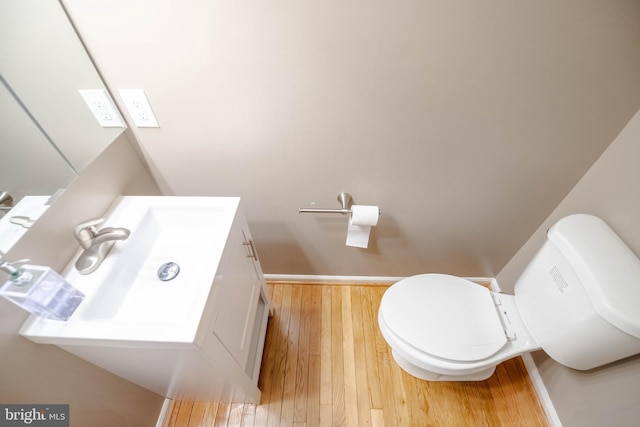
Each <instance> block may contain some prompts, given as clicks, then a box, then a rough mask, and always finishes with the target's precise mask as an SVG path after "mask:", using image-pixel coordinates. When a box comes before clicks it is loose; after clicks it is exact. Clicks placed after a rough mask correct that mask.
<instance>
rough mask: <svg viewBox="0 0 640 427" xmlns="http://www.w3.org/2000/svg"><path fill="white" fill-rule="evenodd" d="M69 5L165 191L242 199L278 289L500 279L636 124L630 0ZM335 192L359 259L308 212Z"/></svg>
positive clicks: (636, 9)
mask: <svg viewBox="0 0 640 427" xmlns="http://www.w3.org/2000/svg"><path fill="white" fill-rule="evenodd" d="M62 2H63V4H64V5H65V7H66V8H67V9H68V11H69V13H70V16H71V19H72V20H73V21H74V23H75V25H76V26H77V28H78V30H79V33H80V35H81V37H82V38H83V40H84V42H85V43H86V46H87V48H88V50H89V52H90V53H91V55H92V56H93V58H94V60H95V61H96V63H97V66H98V68H99V69H100V71H101V74H102V76H103V77H104V79H105V81H106V83H107V85H108V86H109V88H110V89H111V90H112V92H113V93H114V97H115V98H116V102H118V103H120V105H121V106H122V103H121V100H120V99H119V96H118V94H117V89H132V88H141V89H144V90H145V91H146V94H147V96H148V98H149V100H150V102H151V105H152V107H153V110H154V112H155V114H156V116H157V118H158V120H159V123H160V126H161V127H160V128H159V129H137V128H133V132H134V134H135V137H136V139H137V141H138V142H139V144H140V149H141V151H142V152H143V153H144V156H145V158H146V160H147V162H148V163H149V165H150V167H151V169H152V171H153V173H154V176H155V178H156V179H157V181H158V182H159V183H160V185H161V188H162V190H163V191H164V192H165V193H166V194H176V195H234V196H241V197H243V198H244V200H245V206H246V207H247V216H248V220H249V223H250V226H251V229H252V233H253V235H254V237H255V240H256V244H257V246H258V251H259V252H260V255H261V259H262V263H263V266H264V270H265V272H267V273H288V274H332V275H367V276H369V275H378V276H404V275H411V274H415V273H421V272H434V271H441V272H448V273H452V274H457V275H461V276H494V275H495V274H496V273H497V272H498V271H500V270H501V269H502V267H503V266H504V265H505V263H506V262H507V261H508V260H509V259H510V258H511V257H512V256H513V254H514V253H515V252H516V251H517V250H518V248H520V247H521V246H522V245H523V244H524V242H525V241H526V240H527V238H529V236H531V234H532V233H533V232H534V231H535V230H536V228H537V227H538V226H539V224H540V223H541V222H542V221H543V220H544V218H546V217H547V216H548V215H549V213H550V212H551V211H552V210H553V209H554V208H555V206H556V205H557V204H558V203H559V202H560V201H561V200H562V198H563V197H564V196H565V195H566V193H567V192H568V191H569V190H570V189H571V188H572V187H573V186H574V185H575V183H576V182H577V181H578V179H579V178H580V177H581V176H582V175H583V174H584V173H585V171H586V170H587V169H588V168H589V166H591V164H592V163H593V162H594V161H595V159H596V158H597V157H598V156H599V155H600V154H601V153H602V151H603V150H604V149H605V148H606V147H607V146H608V145H609V144H610V143H611V141H612V140H613V139H614V137H615V135H616V134H617V133H618V132H619V131H620V129H621V128H622V127H623V126H624V124H625V123H626V122H627V121H628V120H629V119H630V118H631V117H632V115H633V114H634V113H635V112H636V111H637V110H638V108H640V49H638V43H637V42H638V40H640V3H639V2H638V1H635V0H628V1H625V0H619V1H610V0H568V1H562V2H557V1H553V0H542V1H535V2H506V1H502V0H489V1H483V2H470V1H467V2H456V1H447V2H443V1H424V0H409V1H403V2H401V3H400V4H398V3H396V2H370V1H363V0H362V1H361V0H356V1H349V2H340V1H336V0H328V1H321V2H299V1H277V2H276V1H261V2H246V1H233V2H223V1H211V0H186V1H182V0H181V1H177V0H164V1H153V2H151V1H145V0H134V1H132V0H112V1H109V2H86V1H82V0H63V1H62ZM125 115H126V113H125ZM340 191H349V192H351V194H352V195H353V196H354V198H355V200H356V203H360V204H376V205H379V206H380V207H381V209H382V213H383V215H382V217H381V218H380V222H379V225H378V227H376V228H375V229H374V232H373V235H372V241H371V244H370V247H369V249H367V250H359V249H355V248H347V247H345V245H344V241H345V237H346V227H347V222H346V218H344V217H339V216H338V217H336V216H326V215H325V216H322V215H299V214H298V213H297V210H298V208H299V207H307V206H310V205H311V203H312V202H316V206H317V207H330V208H335V207H337V206H338V204H337V201H336V200H335V198H336V195H337V194H338V193H339V192H340Z"/></svg>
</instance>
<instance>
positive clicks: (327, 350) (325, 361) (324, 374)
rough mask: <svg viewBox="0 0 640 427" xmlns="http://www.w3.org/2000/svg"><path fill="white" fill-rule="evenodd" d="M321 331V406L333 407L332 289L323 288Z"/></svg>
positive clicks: (328, 287)
mask: <svg viewBox="0 0 640 427" xmlns="http://www.w3.org/2000/svg"><path fill="white" fill-rule="evenodd" d="M321 290H322V325H321V331H320V404H321V405H331V402H332V396H331V371H332V367H331V287H330V286H322V287H321Z"/></svg>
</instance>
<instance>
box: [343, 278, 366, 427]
mask: <svg viewBox="0 0 640 427" xmlns="http://www.w3.org/2000/svg"><path fill="white" fill-rule="evenodd" d="M340 299H341V301H342V350H343V352H342V359H343V365H344V369H343V374H344V376H343V381H344V407H345V425H346V426H348V427H358V425H365V424H364V423H363V424H359V421H358V394H357V392H356V366H355V365H356V364H355V343H354V338H353V318H352V312H353V309H352V307H351V288H350V287H347V286H343V287H341V289H340ZM367 400H368V399H367Z"/></svg>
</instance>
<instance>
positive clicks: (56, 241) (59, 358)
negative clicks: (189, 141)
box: [0, 134, 163, 427]
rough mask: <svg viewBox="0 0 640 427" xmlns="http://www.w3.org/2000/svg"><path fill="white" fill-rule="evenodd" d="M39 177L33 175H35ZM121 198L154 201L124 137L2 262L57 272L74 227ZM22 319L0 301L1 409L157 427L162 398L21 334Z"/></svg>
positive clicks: (71, 247)
mask: <svg viewBox="0 0 640 427" xmlns="http://www.w3.org/2000/svg"><path fill="white" fill-rule="evenodd" d="M33 172H34V173H36V171H33ZM121 194H134V195H135V194H151V195H155V194H159V190H158V188H157V186H156V184H155V183H154V181H153V180H152V178H151V176H150V174H149V173H148V171H147V169H146V167H145V165H144V163H142V162H141V161H140V158H139V157H138V155H137V154H136V152H135V151H134V150H133V148H132V147H131V143H130V140H129V138H128V137H127V136H126V135H125V134H123V135H121V136H120V137H119V138H118V139H117V140H116V141H115V142H114V143H113V144H112V145H110V146H109V147H108V148H107V149H106V150H105V151H104V152H103V153H102V154H101V155H100V156H99V157H98V158H97V159H96V160H95V161H94V162H93V163H92V164H91V165H90V166H89V167H88V168H87V169H86V170H85V171H84V172H83V173H82V174H81V175H80V176H79V177H78V178H77V179H76V180H75V181H74V182H73V183H72V184H71V185H70V186H69V187H68V189H67V190H66V191H65V192H64V193H63V194H62V195H61V196H60V197H59V199H58V200H57V201H56V202H55V203H54V204H53V205H52V206H51V207H50V208H49V209H48V210H47V211H46V212H45V214H44V215H43V216H42V217H41V219H40V220H39V221H38V222H37V223H36V224H34V225H33V226H32V228H31V229H30V230H29V231H28V232H27V233H26V234H25V236H24V237H23V238H22V239H21V240H20V241H19V242H18V243H17V244H16V245H15V246H14V247H13V248H12V249H11V251H9V253H8V254H7V259H10V260H17V259H21V258H30V260H31V261H30V262H31V263H32V264H40V265H48V266H50V267H52V268H53V269H54V270H57V271H61V270H62V269H63V267H64V266H65V265H66V264H67V263H68V262H69V261H70V260H71V258H72V256H73V255H74V254H75V252H76V251H77V250H78V244H77V242H76V241H75V240H74V238H73V235H72V231H73V227H74V226H75V225H76V224H77V223H79V222H81V221H83V220H86V219H89V218H94V217H97V216H100V215H102V214H103V213H104V212H105V211H106V210H107V208H108V207H109V206H110V205H111V203H112V202H113V200H114V199H115V198H116V197H118V196H119V195H121ZM26 318H27V313H26V312H24V311H23V310H21V309H20V308H18V307H16V306H14V305H12V304H11V303H9V302H7V301H5V300H4V299H0V359H1V360H2V363H0V402H2V403H23V404H25V403H68V404H70V405H71V406H70V409H71V410H70V416H71V425H72V426H78V427H80V426H105V427H112V426H131V427H138V426H154V425H155V422H156V420H157V418H158V415H159V412H160V407H161V406H162V402H163V398H162V397H161V396H159V395H157V394H155V393H152V392H150V391H148V390H145V389H143V388H141V387H139V386H137V385H134V384H132V383H130V382H128V381H125V380H123V379H121V378H119V377H116V376H114V375H113V374H111V373H109V372H107V371H104V370H102V369H100V368H98V367H96V366H94V365H92V364H90V363H88V362H85V361H84V360H81V359H78V358H77V357H75V356H72V355H71V354H69V353H67V352H65V351H63V350H60V349H58V348H57V347H54V346H48V345H37V344H34V343H32V342H31V341H28V340H26V339H24V338H22V337H20V336H19V335H18V330H19V329H20V326H21V325H22V323H24V321H25V320H26Z"/></svg>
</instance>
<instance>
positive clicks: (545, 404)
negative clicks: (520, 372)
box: [521, 353, 562, 427]
mask: <svg viewBox="0 0 640 427" xmlns="http://www.w3.org/2000/svg"><path fill="white" fill-rule="evenodd" d="M521 357H522V361H523V362H524V366H525V368H527V373H528V374H529V378H531V382H532V383H533V388H534V389H535V391H536V395H538V400H539V401H540V404H541V405H542V409H544V413H545V414H546V415H547V420H548V421H549V425H551V426H552V427H562V422H561V421H560V418H559V417H558V413H557V412H556V408H555V407H554V406H553V402H552V401H551V397H550V396H549V393H548V392H547V387H545V385H544V382H543V381H542V377H541V376H540V372H538V367H537V366H536V364H535V362H534V361H533V357H531V354H529V353H525V354H523V355H522V356H521Z"/></svg>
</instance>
